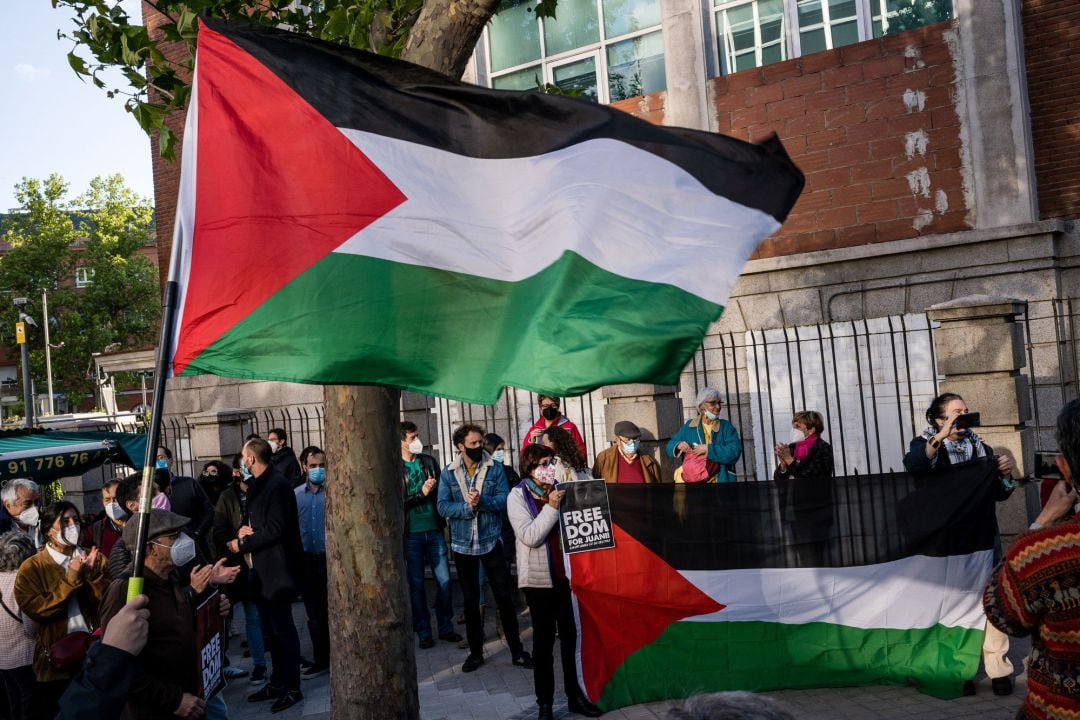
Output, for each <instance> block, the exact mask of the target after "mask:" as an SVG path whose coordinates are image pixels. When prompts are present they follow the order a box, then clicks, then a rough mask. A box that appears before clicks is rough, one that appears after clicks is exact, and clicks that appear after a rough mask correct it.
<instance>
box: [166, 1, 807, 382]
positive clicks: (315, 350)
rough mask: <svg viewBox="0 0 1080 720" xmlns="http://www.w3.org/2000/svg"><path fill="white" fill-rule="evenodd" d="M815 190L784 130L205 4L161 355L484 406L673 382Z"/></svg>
mask: <svg viewBox="0 0 1080 720" xmlns="http://www.w3.org/2000/svg"><path fill="white" fill-rule="evenodd" d="M802 186H803V175H802V173H800V172H799V170H798V169H797V168H796V167H795V166H794V165H793V164H792V163H791V161H790V160H789V159H788V157H787V155H786V154H785V153H784V150H783V148H782V147H781V146H780V143H779V142H778V141H777V140H775V139H773V140H770V141H767V142H764V143H762V144H760V145H750V144H747V143H744V142H741V141H738V140H735V139H732V138H728V137H723V136H720V135H715V134H711V133H705V132H698V131H692V130H683V129H677V128H663V127H657V126H654V125H651V124H649V123H647V122H644V121H642V120H639V119H636V118H634V117H632V116H630V115H628V114H626V113H623V112H620V111H618V110H615V109H612V108H609V107H604V106H599V105H594V104H592V103H589V102H587V101H584V100H580V99H576V98H569V97H559V96H550V95H545V94H542V93H538V92H506V91H495V90H488V89H485V88H479V87H476V86H473V85H468V84H465V83H460V82H456V81H453V80H449V79H447V78H445V77H443V76H441V75H438V74H436V73H433V72H430V71H428V70H425V69H423V68H420V67H417V66H414V65H411V64H408V63H404V62H400V61H396V60H392V59H388V58H385V57H381V56H378V55H372V54H369V53H364V52H359V51H354V50H350V49H348V48H345V47H342V46H339V45H332V44H329V43H324V42H320V41H318V40H314V39H312V38H308V37H304V36H299V35H296V34H292V33H288V32H285V31H281V30H277V29H270V28H266V27H259V26H253V25H247V24H240V23H226V22H222V21H214V20H204V21H200V29H199V40H198V53H197V58H196V70H195V78H194V83H193V89H192V97H191V103H190V107H189V112H188V117H187V125H186V129H185V133H184V141H183V156H182V177H181V187H180V193H179V198H178V206H177V224H176V237H175V240H174V255H173V263H172V267H171V268H170V277H171V279H173V280H175V281H176V282H177V284H178V286H179V307H178V314H177V329H176V332H175V335H174V338H173V341H172V345H173V354H172V356H171V372H172V373H173V374H174V375H190V374H200V373H212V374H216V375H223V376H230V377H242V378H258V379H268V380H285V381H295V382H309V383H377V384H384V385H391V386H396V387H401V388H406V389H411V390H415V391H418V392H424V393H434V394H438V395H442V396H445V397H450V398H457V399H460V400H465V401H472V402H483V403H492V402H495V401H496V399H497V398H498V396H499V394H500V392H501V390H502V387H503V386H504V385H513V386H517V387H521V388H527V389H532V390H536V391H541V392H546V393H551V394H555V395H568V394H579V393H582V392H585V391H587V390H590V389H593V388H596V387H598V386H600V385H604V384H610V383H628V382H641V381H648V382H658V383H675V382H677V381H678V377H679V373H680V371H681V370H682V368H683V366H684V365H685V363H686V362H687V361H688V359H689V357H690V355H691V353H692V352H693V350H694V348H695V347H697V346H698V344H699V343H700V341H701V338H702V337H703V335H704V333H705V331H706V329H707V327H708V325H709V323H710V322H712V321H714V320H716V319H717V317H719V315H720V313H721V311H722V310H723V306H724V303H725V302H726V300H727V297H728V295H729V293H730V291H731V287H732V285H733V284H734V282H735V279H736V277H737V276H738V275H739V273H740V271H741V270H742V267H743V264H744V263H745V261H746V259H747V258H748V257H749V255H750V254H751V253H752V252H753V250H754V249H755V248H756V246H757V245H758V243H759V242H760V241H761V240H762V239H763V238H765V237H766V236H768V235H769V234H770V233H772V232H774V231H775V230H776V229H777V228H779V227H780V223H781V222H782V221H783V220H784V218H785V217H786V216H787V214H788V211H789V210H790V209H791V207H792V205H794V203H795V200H796V199H797V198H798V196H799V193H800V192H801V190H802Z"/></svg>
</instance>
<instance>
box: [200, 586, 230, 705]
mask: <svg viewBox="0 0 1080 720" xmlns="http://www.w3.org/2000/svg"><path fill="white" fill-rule="evenodd" d="M195 646H196V647H197V648H198V649H199V655H198V663H199V683H200V686H199V689H200V692H199V697H201V698H202V699H203V700H209V699H210V698H212V697H213V696H214V695H216V694H217V693H218V692H220V691H221V690H223V689H224V688H225V674H224V665H223V663H224V660H225V618H223V617H221V593H220V592H218V591H216V590H215V591H214V592H213V593H211V595H210V596H209V597H208V598H206V600H204V601H203V602H202V604H201V605H199V607H198V609H197V610H196V611H195Z"/></svg>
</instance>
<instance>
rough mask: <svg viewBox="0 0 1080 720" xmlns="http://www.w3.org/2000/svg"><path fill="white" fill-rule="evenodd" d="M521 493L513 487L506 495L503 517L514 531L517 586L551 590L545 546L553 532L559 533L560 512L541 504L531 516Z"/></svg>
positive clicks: (549, 569)
mask: <svg viewBox="0 0 1080 720" xmlns="http://www.w3.org/2000/svg"><path fill="white" fill-rule="evenodd" d="M523 493H524V491H523V490H522V489H521V488H520V487H515V488H514V489H512V490H511V491H510V494H509V495H507V496H506V514H507V515H508V516H509V517H510V525H511V526H512V527H513V528H514V538H515V542H514V545H515V548H516V550H517V578H518V587H523V588H525V587H531V588H550V587H552V582H551V568H550V566H549V565H548V551H547V547H546V546H545V544H546V542H547V538H548V535H549V534H550V533H551V532H552V530H554V531H555V532H558V529H557V526H558V524H559V511H558V510H556V509H555V508H553V507H551V506H550V505H548V504H547V503H543V506H542V507H541V509H540V513H539V514H538V515H537V516H536V517H533V516H532V513H530V512H529V506H528V504H527V503H526V500H525V495H524V494H523ZM537 502H538V503H541V502H543V501H537Z"/></svg>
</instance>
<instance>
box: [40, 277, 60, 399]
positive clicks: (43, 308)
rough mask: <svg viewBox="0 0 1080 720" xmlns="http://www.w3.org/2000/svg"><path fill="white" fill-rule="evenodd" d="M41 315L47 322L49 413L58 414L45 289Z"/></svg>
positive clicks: (42, 297)
mask: <svg viewBox="0 0 1080 720" xmlns="http://www.w3.org/2000/svg"><path fill="white" fill-rule="evenodd" d="M41 316H42V318H43V322H44V323H45V375H46V377H47V379H48V381H49V414H50V415H55V414H56V406H55V405H54V404H53V387H52V352H51V351H50V346H49V297H48V293H47V292H46V291H44V290H42V291H41Z"/></svg>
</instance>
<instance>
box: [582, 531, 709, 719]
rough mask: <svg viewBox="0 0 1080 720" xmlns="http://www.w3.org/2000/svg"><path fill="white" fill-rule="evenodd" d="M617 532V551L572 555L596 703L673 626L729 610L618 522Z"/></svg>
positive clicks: (587, 677)
mask: <svg viewBox="0 0 1080 720" xmlns="http://www.w3.org/2000/svg"><path fill="white" fill-rule="evenodd" d="M612 531H613V533H614V537H615V548H614V549H612V550H601V551H595V552H584V553H575V554H573V555H570V570H571V573H570V576H571V586H572V587H573V590H574V595H575V596H577V600H578V603H577V604H578V623H579V627H580V631H581V639H580V640H581V671H582V674H583V676H584V677H583V680H584V682H585V687H584V690H585V693H586V694H587V695H588V696H589V697H590V698H592V700H593V701H594V702H595V701H597V700H599V698H600V695H601V694H602V693H603V691H604V686H605V685H607V683H608V681H609V680H611V677H612V675H614V674H615V671H616V670H618V669H619V666H620V665H622V664H623V662H625V661H626V659H627V658H628V657H630V655H632V654H633V653H635V652H637V651H638V650H640V649H641V648H642V647H644V646H646V645H648V644H649V643H651V642H653V641H654V640H656V639H657V638H658V637H660V634H661V633H662V632H664V630H665V629H666V628H667V627H668V626H669V625H671V624H672V623H674V622H677V621H679V620H682V619H684V618H688V617H694V616H696V615H706V614H708V613H714V612H719V611H720V610H723V609H724V606H723V605H722V604H720V603H718V602H716V601H715V600H713V599H712V598H711V597H709V596H708V595H706V594H705V593H704V592H702V591H701V590H700V589H698V588H697V587H696V586H695V585H694V584H693V583H691V582H690V581H689V580H687V579H686V578H684V577H683V576H682V575H681V574H680V573H679V571H678V570H676V569H675V568H673V567H671V566H670V565H668V564H667V563H666V562H664V560H663V559H662V558H660V556H658V555H657V554H656V553H654V552H653V551H652V550H649V549H648V548H647V547H645V546H644V545H643V544H641V543H640V542H638V541H637V540H635V539H634V538H633V537H632V536H631V535H629V534H628V533H627V532H626V531H625V530H623V529H622V528H620V527H619V526H618V525H615V524H612Z"/></svg>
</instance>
